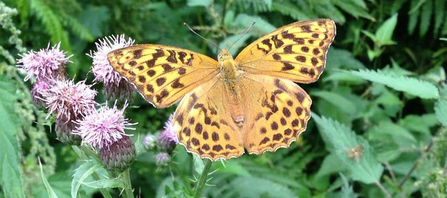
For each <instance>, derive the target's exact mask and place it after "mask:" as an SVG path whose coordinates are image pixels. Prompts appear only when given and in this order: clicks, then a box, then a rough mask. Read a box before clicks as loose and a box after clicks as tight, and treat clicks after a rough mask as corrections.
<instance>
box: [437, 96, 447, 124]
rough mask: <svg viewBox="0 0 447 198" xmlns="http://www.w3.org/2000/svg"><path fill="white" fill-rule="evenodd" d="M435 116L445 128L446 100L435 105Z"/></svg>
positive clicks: (446, 119)
mask: <svg viewBox="0 0 447 198" xmlns="http://www.w3.org/2000/svg"><path fill="white" fill-rule="evenodd" d="M435 114H436V118H438V120H439V122H441V124H442V125H444V126H447V100H446V99H445V98H441V99H439V100H438V101H437V102H436V104H435Z"/></svg>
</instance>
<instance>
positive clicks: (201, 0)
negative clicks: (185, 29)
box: [187, 0, 213, 7]
mask: <svg viewBox="0 0 447 198" xmlns="http://www.w3.org/2000/svg"><path fill="white" fill-rule="evenodd" d="M212 2H213V1H212V0H188V3H187V5H188V6H191V7H192V6H204V7H208V6H209V5H211V3H212Z"/></svg>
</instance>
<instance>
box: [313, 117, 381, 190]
mask: <svg viewBox="0 0 447 198" xmlns="http://www.w3.org/2000/svg"><path fill="white" fill-rule="evenodd" d="M312 118H313V120H314V121H315V122H316V123H317V125H318V128H319V130H318V131H319V132H320V134H321V136H324V137H325V138H324V140H325V143H326V144H331V145H332V146H333V148H334V150H333V151H331V152H335V153H336V155H337V156H338V158H339V159H340V160H341V161H342V162H343V163H344V164H345V165H346V166H347V167H348V170H349V171H350V172H351V175H352V179H354V180H356V181H360V182H363V183H366V184H372V183H374V182H376V181H378V180H379V179H380V177H381V176H382V173H383V167H382V165H381V164H380V163H378V162H377V160H376V159H375V157H374V155H373V152H372V150H371V148H370V146H369V143H368V142H367V141H366V140H364V139H363V138H361V137H358V136H356V135H355V133H354V131H352V130H350V129H349V128H347V127H346V126H344V125H342V124H340V123H338V122H337V121H334V120H332V119H330V118H325V117H319V116H318V115H316V114H314V113H312ZM359 146H361V148H363V151H361V153H360V156H359V158H358V160H357V159H355V158H350V157H349V152H350V151H351V150H352V149H354V148H358V147H359Z"/></svg>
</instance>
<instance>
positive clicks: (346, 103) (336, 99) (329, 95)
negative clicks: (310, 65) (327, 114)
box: [310, 91, 357, 116]
mask: <svg viewBox="0 0 447 198" xmlns="http://www.w3.org/2000/svg"><path fill="white" fill-rule="evenodd" d="M310 94H311V95H314V96H318V97H320V98H323V99H324V100H326V101H328V102H329V103H331V104H333V105H334V106H336V107H338V109H339V110H340V111H342V112H344V113H346V114H348V115H349V116H353V115H355V114H356V112H357V109H356V106H355V105H354V103H352V102H351V101H350V100H348V99H346V98H344V97H343V96H342V95H340V94H338V93H334V92H329V91H314V92H311V93H310Z"/></svg>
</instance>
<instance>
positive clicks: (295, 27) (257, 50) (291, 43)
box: [235, 19, 335, 83]
mask: <svg viewBox="0 0 447 198" xmlns="http://www.w3.org/2000/svg"><path fill="white" fill-rule="evenodd" d="M334 37H335V23H334V21H332V20H330V19H318V20H308V21H299V22H295V23H292V24H289V25H286V26H284V27H281V28H279V29H277V30H275V31H273V32H271V33H269V34H267V35H265V36H263V37H262V38H260V39H258V40H256V41H255V42H253V43H251V44H250V45H249V46H248V47H246V48H245V49H243V50H242V52H241V53H240V54H239V55H238V56H237V57H236V59H235V60H236V62H237V63H238V66H239V67H240V68H241V70H243V71H246V72H249V73H254V74H265V75H270V76H276V77H280V78H287V79H290V80H292V81H295V82H300V83H311V82H315V81H316V80H317V79H318V78H319V76H320V75H321V73H322V72H323V70H324V68H325V62H326V53H327V51H328V49H329V46H330V45H331V43H332V41H333V40H334Z"/></svg>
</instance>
